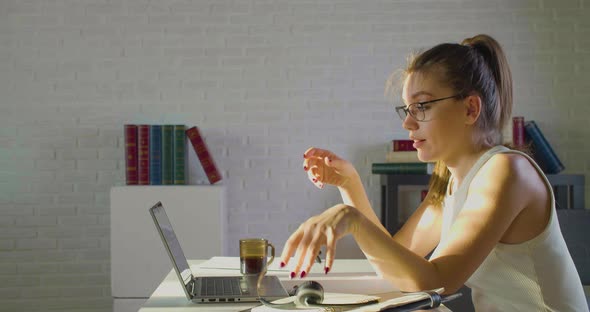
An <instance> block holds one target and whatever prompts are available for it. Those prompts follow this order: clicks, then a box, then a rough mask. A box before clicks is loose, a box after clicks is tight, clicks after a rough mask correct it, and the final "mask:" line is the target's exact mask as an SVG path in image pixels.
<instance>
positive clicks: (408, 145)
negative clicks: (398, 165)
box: [391, 140, 416, 152]
mask: <svg viewBox="0 0 590 312" xmlns="http://www.w3.org/2000/svg"><path fill="white" fill-rule="evenodd" d="M391 148H392V151H394V152H402V151H406V152H407V151H415V150H416V149H415V148H414V141H413V140H392V141H391Z"/></svg>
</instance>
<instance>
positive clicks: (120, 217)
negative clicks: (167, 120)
mask: <svg viewBox="0 0 590 312" xmlns="http://www.w3.org/2000/svg"><path fill="white" fill-rule="evenodd" d="M224 193H225V192H224V187H223V186H218V185H178V186H121V187H113V188H112V189H111V292H112V296H113V298H114V300H115V305H114V307H115V311H127V310H133V311H137V310H136V309H135V308H134V306H136V305H137V303H138V302H139V303H140V302H141V301H142V300H143V301H144V300H147V298H149V296H150V295H151V293H152V292H153V291H154V290H155V289H156V287H157V286H158V285H159V283H160V282H161V281H162V279H163V278H164V276H166V274H167V273H168V272H169V271H170V270H171V268H172V263H171V262H170V258H169V257H168V254H167V253H166V250H165V249H164V246H163V244H162V241H161V240H160V237H159V236H158V232H157V230H156V228H155V225H154V222H153V220H152V218H151V216H150V214H149V211H148V210H149V208H151V207H152V206H153V205H154V204H156V203H157V202H158V201H160V202H162V205H163V206H164V208H165V209H166V213H167V214H168V217H169V218H170V221H171V222H172V225H173V226H174V230H175V232H176V235H177V236H178V240H179V241H180V244H181V246H182V248H183V250H184V252H185V255H186V257H187V258H188V259H208V258H210V257H213V256H220V255H222V256H224V255H227V247H226V237H225V233H226V232H227V231H226V230H227V223H228V217H227V212H226V208H225V205H224V202H225V194H224ZM144 298H145V299H144Z"/></svg>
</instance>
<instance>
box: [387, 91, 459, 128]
mask: <svg viewBox="0 0 590 312" xmlns="http://www.w3.org/2000/svg"><path fill="white" fill-rule="evenodd" d="M460 95H461V94H460V93H459V94H455V95H451V96H447V97H444V98H440V99H435V100H431V101H426V102H417V103H412V104H410V105H408V106H407V107H406V106H405V105H404V106H397V107H396V108H395V111H396V112H397V114H398V115H399V118H401V119H402V121H403V120H405V119H406V117H407V116H408V114H409V115H410V116H412V118H414V119H416V121H424V119H425V118H426V113H425V111H426V110H427V109H428V107H426V106H425V105H426V104H432V103H436V102H439V101H442V100H448V99H452V98H455V97H458V96H460Z"/></svg>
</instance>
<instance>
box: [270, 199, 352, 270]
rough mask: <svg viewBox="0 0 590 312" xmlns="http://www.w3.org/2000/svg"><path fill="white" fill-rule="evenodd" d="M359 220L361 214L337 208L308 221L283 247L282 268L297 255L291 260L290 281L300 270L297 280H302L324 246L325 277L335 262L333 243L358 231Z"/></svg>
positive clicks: (342, 205) (342, 207) (350, 208)
mask: <svg viewBox="0 0 590 312" xmlns="http://www.w3.org/2000/svg"><path fill="white" fill-rule="evenodd" d="M360 217H361V213H360V212H359V211H358V210H357V209H356V208H354V207H350V206H347V205H344V204H338V205H336V206H333V207H331V208H329V209H327V210H326V211H324V212H323V213H321V214H319V215H317V216H314V217H311V218H309V219H307V221H305V222H304V223H302V224H301V225H300V226H299V228H298V229H297V230H296V231H295V232H294V233H293V234H291V236H290V237H289V239H288V240H287V242H286V243H285V247H284V248H283V254H282V255H281V261H282V262H281V265H287V264H288V262H289V260H290V259H291V256H293V254H294V253H295V252H297V255H296V257H295V258H293V260H294V261H297V262H296V264H295V267H294V268H293V271H292V272H291V278H293V277H295V276H296V275H297V274H298V273H299V272H300V270H301V269H303V270H301V274H300V277H302V278H303V277H305V275H307V273H309V270H310V269H311V266H312V265H313V264H314V262H315V259H316V256H317V255H318V253H319V252H320V247H322V246H323V245H326V261H325V264H324V266H325V267H324V271H325V273H328V271H329V270H330V268H331V267H332V263H333V262H334V253H335V251H336V241H337V240H339V239H340V238H342V237H343V236H344V235H346V234H348V233H352V232H354V231H355V230H356V228H357V227H358V222H359V218H360Z"/></svg>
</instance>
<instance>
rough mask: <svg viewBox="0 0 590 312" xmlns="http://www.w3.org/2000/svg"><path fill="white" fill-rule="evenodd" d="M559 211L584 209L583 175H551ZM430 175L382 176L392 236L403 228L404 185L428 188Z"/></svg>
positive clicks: (385, 218)
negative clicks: (401, 200)
mask: <svg viewBox="0 0 590 312" xmlns="http://www.w3.org/2000/svg"><path fill="white" fill-rule="evenodd" d="M547 178H548V180H549V183H551V185H552V186H553V192H554V194H555V203H556V207H557V209H584V208H585V204H584V185H585V179H584V175H582V174H549V175H547ZM428 181H430V175H428V174H381V223H383V225H384V226H385V228H386V229H387V230H388V231H389V233H391V234H392V235H393V234H394V233H395V232H397V230H398V229H399V228H400V227H401V225H402V224H403V222H404V220H399V203H398V197H399V196H398V193H399V188H400V186H402V185H423V186H427V185H428Z"/></svg>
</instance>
